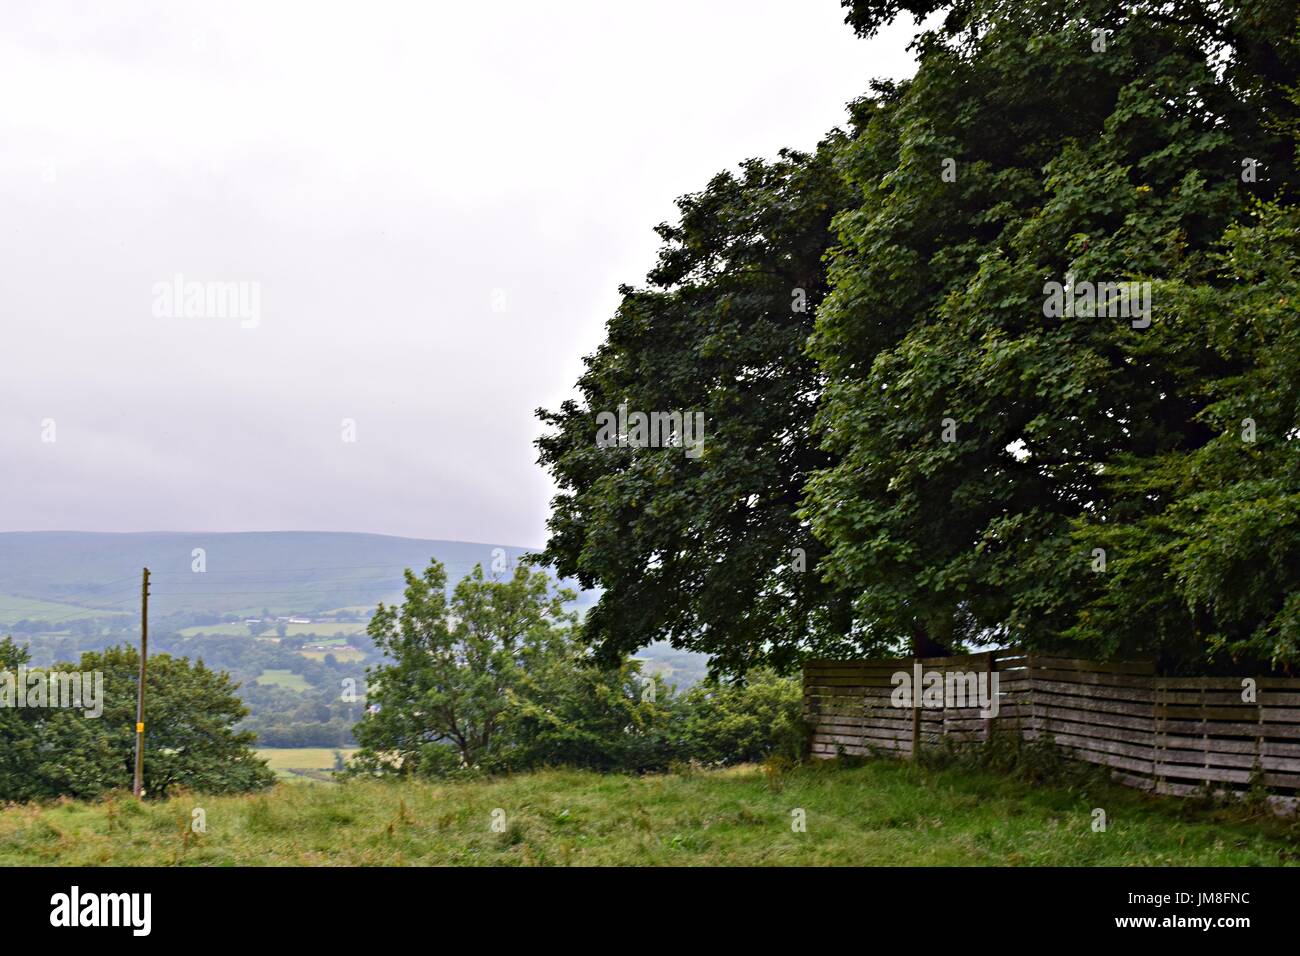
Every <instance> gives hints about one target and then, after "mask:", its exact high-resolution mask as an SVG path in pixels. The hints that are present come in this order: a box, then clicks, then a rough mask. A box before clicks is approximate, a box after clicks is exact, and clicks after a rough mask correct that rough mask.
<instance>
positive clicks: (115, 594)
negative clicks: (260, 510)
mask: <svg viewBox="0 0 1300 956" xmlns="http://www.w3.org/2000/svg"><path fill="white" fill-rule="evenodd" d="M195 549H202V552H203V561H204V564H205V566H206V570H205V571H203V572H201V573H200V572H195V571H194V570H193V565H194V561H195V557H194V551H195ZM497 549H500V550H499V551H498V550H497ZM527 551H528V549H526V548H521V547H518V546H513V545H494V544H476V543H471V542H464V541H441V540H432V539H419V538H399V537H392V536H389V535H378V534H349V533H341V532H337V533H336V532H320V531H274V532H239V533H211V534H209V533H198V532H194V533H190V532H149V533H134V534H117V533H92V532H83V531H58V532H44V531H42V532H5V533H0V626H3V625H12V624H13V623H15V622H16V621H19V620H24V619H25V620H39V621H44V622H48V623H52V624H56V623H62V622H66V621H73V620H77V619H79V618H85V617H87V616H94V615H96V614H97V615H98V616H104V615H111V614H114V613H121V614H132V615H134V614H136V613H137V612H138V609H139V604H140V586H139V585H140V569H141V568H142V567H148V568H149V569H150V571H151V573H152V582H153V584H152V587H151V589H150V590H151V598H150V611H151V616H152V615H157V616H158V617H160V618H165V617H167V616H169V615H173V614H180V613H202V614H210V615H217V616H220V615H223V614H241V615H242V614H252V615H257V614H260V613H262V612H263V611H270V612H271V613H273V614H285V613H311V612H313V611H317V612H319V611H325V610H332V609H338V608H348V607H356V608H359V609H365V610H369V609H373V608H374V606H375V604H376V603H377V602H378V601H380V600H385V601H391V600H393V599H394V598H397V597H399V596H400V594H401V591H402V571H403V569H404V568H412V569H415V570H420V569H423V568H424V567H425V566H426V565H427V564H428V563H429V559H430V558H437V559H438V560H439V561H441V562H442V563H443V564H444V565H446V566H447V576H448V579H449V580H450V581H452V582H454V581H457V580H459V579H460V578H461V577H463V576H464V575H465V574H467V573H468V572H469V571H470V570H471V569H472V568H473V567H474V565H475V564H482V565H483V567H484V569H485V570H490V569H491V568H492V565H493V561H494V559H497V558H500V557H502V556H503V557H504V560H505V561H507V562H508V563H509V566H510V567H513V565H514V562H516V561H518V559H519V558H520V557H521V556H522V555H524V554H526V553H527ZM574 590H577V588H576V587H574ZM584 603H588V602H587V601H586V600H580V601H579V604H580V605H581V604H584Z"/></svg>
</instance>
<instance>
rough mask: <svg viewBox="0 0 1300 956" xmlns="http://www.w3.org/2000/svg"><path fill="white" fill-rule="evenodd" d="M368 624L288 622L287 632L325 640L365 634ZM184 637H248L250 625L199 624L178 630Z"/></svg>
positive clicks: (270, 631) (272, 632)
mask: <svg viewBox="0 0 1300 956" xmlns="http://www.w3.org/2000/svg"><path fill="white" fill-rule="evenodd" d="M365 630H366V626H365V625H364V624H360V623H357V622H355V621H338V622H332V621H325V622H322V623H320V624H288V625H286V626H285V634H286V635H288V636H289V637H318V638H322V639H325V640H330V639H334V638H337V637H338V636H339V635H340V634H341V635H343V636H344V637H346V636H347V635H349V634H364V633H365ZM177 633H179V634H180V635H181V636H182V637H199V636H201V635H205V634H210V635H212V636H214V637H247V636H249V631H248V626H247V625H245V624H240V623H230V624H199V625H197V626H195V627H185V628H181V630H180V631H178V632H177ZM254 636H256V637H279V636H280V632H279V631H277V630H276V629H275V628H274V627H268V628H265V629H263V630H259V631H258V633H257V634H256V635H254Z"/></svg>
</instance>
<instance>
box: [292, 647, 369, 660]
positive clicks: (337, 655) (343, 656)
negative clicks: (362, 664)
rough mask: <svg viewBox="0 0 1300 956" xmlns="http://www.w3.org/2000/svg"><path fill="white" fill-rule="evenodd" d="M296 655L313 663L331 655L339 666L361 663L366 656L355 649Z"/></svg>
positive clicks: (301, 652)
mask: <svg viewBox="0 0 1300 956" xmlns="http://www.w3.org/2000/svg"><path fill="white" fill-rule="evenodd" d="M298 653H299V654H301V655H302V656H303V657H307V658H310V659H311V660H313V661H323V660H325V656H326V655H327V654H333V655H334V659H335V660H336V661H338V662H339V663H340V664H350V663H353V662H355V661H363V660H365V659H366V655H365V654H363V653H361V652H360V651H359V650H357V649H356V648H355V647H334V648H331V649H330V650H328V651H299V652H298Z"/></svg>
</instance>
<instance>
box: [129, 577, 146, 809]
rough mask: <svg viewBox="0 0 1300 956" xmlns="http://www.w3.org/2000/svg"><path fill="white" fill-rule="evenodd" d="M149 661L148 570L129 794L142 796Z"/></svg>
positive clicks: (142, 591)
mask: <svg viewBox="0 0 1300 956" xmlns="http://www.w3.org/2000/svg"><path fill="white" fill-rule="evenodd" d="M148 660H149V569H148V568H145V569H144V577H143V578H142V579H141V581H140V690H139V692H138V693H137V694H136V698H135V785H134V786H132V787H131V792H132V793H134V794H135V795H136V796H137V797H139V796H142V795H143V794H144V673H145V664H146V662H147V661H148Z"/></svg>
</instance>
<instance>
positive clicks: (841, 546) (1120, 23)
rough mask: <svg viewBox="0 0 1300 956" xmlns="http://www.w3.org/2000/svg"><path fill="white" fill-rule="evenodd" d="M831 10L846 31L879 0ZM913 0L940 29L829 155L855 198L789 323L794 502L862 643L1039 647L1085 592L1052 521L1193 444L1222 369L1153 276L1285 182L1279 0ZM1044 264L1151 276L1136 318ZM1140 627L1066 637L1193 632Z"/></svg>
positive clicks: (1201, 262)
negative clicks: (810, 379) (1074, 310)
mask: <svg viewBox="0 0 1300 956" xmlns="http://www.w3.org/2000/svg"><path fill="white" fill-rule="evenodd" d="M849 6H850V7H851V11H850V19H851V20H853V21H854V22H855V25H857V26H858V27H859V29H861V30H863V31H864V32H870V30H871V29H874V28H875V26H877V25H878V23H879V22H880V19H879V18H880V17H882V16H887V15H889V14H890V12H891V11H892V10H893V8H894V7H895V5H893V4H878V3H860V4H850V5H849ZM922 6H925V7H926V8H927V10H928V9H929V8H937V7H939V6H943V7H946V8H949V10H948V12H949V16H948V18H947V19H946V20H945V21H944V26H943V27H942V28H941V29H938V30H935V31H933V32H929V33H926V34H923V35H922V36H921V37H920V38H919V39H918V42H917V46H918V49H919V51H920V53H921V58H920V64H919V68H918V71H917V74H916V76H915V77H914V78H913V79H912V80H910V81H908V82H906V83H904V84H900V85H898V86H897V87H881V88H880V89H878V91H877V93H878V95H877V97H876V100H875V102H876V104H877V110H876V113H875V115H874V116H873V118H872V119H871V121H870V122H869V123H868V125H867V127H866V129H865V130H864V131H863V132H862V134H861V135H860V136H859V137H858V138H857V139H856V141H855V142H854V143H853V144H852V145H851V146H850V147H848V149H847V150H846V151H845V159H844V164H843V169H844V171H845V174H846V176H848V178H849V179H850V180H851V181H852V182H853V183H854V184H855V185H856V186H857V187H858V188H859V189H860V190H861V191H862V193H863V196H864V199H863V201H862V202H861V203H860V204H859V206H858V207H857V208H856V209H855V210H854V211H852V212H848V213H845V214H843V215H841V216H840V218H839V219H838V220H837V226H838V232H839V240H840V241H839V246H838V248H837V249H836V251H835V253H834V259H833V265H832V268H831V276H832V291H831V294H830V295H829V297H828V299H827V302H826V303H825V305H824V306H823V308H822V309H821V310H820V312H819V315H818V322H817V328H816V330H815V332H814V336H813V341H812V348H813V351H814V354H815V355H816V356H817V358H818V360H819V363H820V367H821V368H822V369H824V370H825V372H826V374H827V378H828V382H827V386H826V389H825V391H824V395H823V402H822V408H821V413H820V417H819V425H820V426H821V428H822V430H823V431H824V434H825V436H826V442H827V447H828V449H829V450H830V451H831V452H832V453H834V454H835V455H836V456H837V458H838V461H837V462H836V463H835V464H834V465H833V466H831V467H829V468H827V469H824V470H823V471H821V472H820V473H819V474H818V475H817V476H816V477H815V479H814V480H813V481H812V482H811V483H810V494H809V497H808V506H807V509H806V511H805V514H806V515H807V517H808V518H809V519H810V520H812V522H813V525H814V529H815V531H816V533H817V535H818V536H819V538H821V539H822V540H823V541H825V542H826V543H827V544H828V545H829V546H830V547H831V554H830V556H829V558H828V559H827V561H826V562H825V563H824V565H823V567H824V569H825V571H826V573H827V574H828V575H830V576H832V577H833V578H834V579H835V580H837V581H838V582H840V583H841V584H843V585H844V586H845V587H847V588H849V589H850V590H851V591H852V592H853V594H854V596H855V627H856V628H857V629H858V630H859V632H860V636H861V639H862V640H863V641H864V643H867V644H868V645H871V646H875V647H879V648H881V649H886V648H888V649H894V648H899V647H902V646H907V644H908V643H909V642H910V643H911V645H912V646H914V647H916V646H919V647H921V648H927V647H933V646H935V645H938V646H947V647H952V646H955V645H957V644H959V643H961V642H963V641H968V642H975V643H979V642H987V641H1003V642H1006V641H1011V642H1017V643H1022V644H1025V645H1029V646H1050V645H1057V644H1060V643H1062V642H1068V641H1070V640H1071V639H1074V638H1080V637H1083V636H1084V633H1085V632H1084V631H1083V630H1072V628H1073V626H1074V625H1075V624H1077V623H1078V622H1079V621H1080V620H1081V618H1080V615H1081V614H1084V613H1086V610H1087V609H1086V605H1087V603H1088V602H1089V601H1090V600H1091V599H1092V598H1093V596H1094V595H1095V594H1096V590H1097V588H1098V587H1099V586H1100V587H1105V586H1106V585H1104V584H1102V583H1101V582H1102V581H1104V580H1105V579H1104V577H1097V578H1088V577H1087V575H1089V574H1094V573H1096V574H1104V573H1105V572H1094V571H1093V565H1092V561H1093V545H1094V542H1093V541H1091V540H1088V538H1087V535H1082V536H1081V535H1080V534H1079V530H1080V529H1079V521H1080V519H1083V518H1084V517H1085V516H1088V515H1096V514H1100V513H1106V514H1108V515H1109V516H1110V518H1111V520H1114V519H1115V518H1117V517H1119V516H1120V514H1121V513H1120V512H1116V510H1115V509H1114V507H1113V505H1114V504H1115V502H1116V500H1117V496H1126V495H1127V496H1129V497H1131V493H1130V492H1129V491H1128V490H1127V489H1126V487H1124V486H1122V485H1121V484H1120V483H1119V482H1118V472H1117V470H1116V465H1117V463H1118V462H1120V461H1124V462H1126V463H1128V465H1129V466H1130V470H1129V471H1128V475H1129V476H1130V477H1132V476H1135V475H1140V474H1141V473H1142V468H1143V467H1144V466H1143V465H1141V464H1136V463H1140V462H1148V463H1154V462H1156V461H1157V460H1159V459H1160V458H1161V457H1162V456H1165V455H1168V454H1177V453H1180V452H1187V451H1191V450H1195V449H1198V448H1201V447H1202V446H1204V445H1205V444H1206V443H1207V442H1209V441H1210V440H1211V439H1212V437H1213V436H1214V434H1215V432H1214V429H1213V427H1212V424H1213V423H1212V422H1210V421H1209V420H1208V419H1207V417H1206V415H1205V411H1206V408H1207V405H1208V403H1209V401H1210V398H1209V396H1208V395H1207V392H1206V390H1205V382H1207V381H1210V380H1217V379H1220V378H1225V377H1226V378H1231V377H1235V376H1239V375H1241V374H1244V373H1245V371H1246V370H1247V368H1248V367H1249V362H1250V358H1249V357H1248V356H1245V355H1243V354H1242V353H1241V352H1240V350H1238V351H1236V352H1235V353H1234V352H1232V351H1230V350H1224V349H1221V348H1216V347H1215V343H1214V342H1212V341H1210V340H1209V339H1208V338H1207V337H1206V336H1204V335H1196V334H1188V330H1187V329H1186V328H1183V327H1182V323H1184V322H1187V321H1189V317H1188V316H1187V315H1186V313H1185V310H1181V311H1180V310H1179V309H1178V308H1176V307H1175V298H1174V296H1173V294H1172V292H1171V290H1172V288H1173V287H1175V286H1178V285H1181V284H1190V285H1193V286H1195V287H1197V288H1200V289H1202V294H1204V295H1211V296H1216V295H1217V296H1223V295H1227V294H1228V292H1227V290H1228V289H1229V288H1230V287H1231V286H1232V285H1233V284H1234V283H1236V282H1238V281H1240V280H1239V278H1237V277H1232V276H1227V275H1224V274H1223V272H1222V270H1221V269H1219V267H1218V259H1217V258H1216V257H1217V253H1218V250H1219V248H1220V244H1221V241H1222V240H1223V238H1224V234H1225V230H1227V229H1229V228H1231V227H1232V226H1233V224H1235V223H1240V222H1242V221H1243V220H1244V219H1245V218H1246V216H1247V213H1248V211H1249V209H1250V208H1251V204H1252V202H1254V201H1255V200H1257V199H1259V198H1261V197H1263V198H1280V199H1283V200H1285V201H1289V199H1288V198H1287V197H1291V196H1294V191H1295V186H1296V185H1297V176H1296V172H1295V168H1294V163H1293V162H1292V156H1291V144H1290V143H1289V141H1288V135H1287V130H1288V128H1289V127H1291V126H1293V124H1294V121H1295V116H1296V110H1295V104H1294V102H1292V101H1291V100H1290V99H1289V98H1288V95H1287V92H1286V89H1285V86H1286V83H1288V82H1289V83H1292V84H1294V82H1295V78H1296V64H1297V56H1296V45H1295V7H1294V4H1290V3H1268V2H1264V3H1257V4H1234V3H1221V4H1175V5H1172V6H1173V7H1174V8H1175V9H1174V10H1173V11H1172V12H1171V11H1170V10H1168V9H1167V8H1168V7H1170V5H1168V4H1145V3H1139V4H1135V5H1126V6H1125V7H1124V8H1121V7H1118V6H1116V5H1113V4H1109V3H1106V4H1103V3H1093V2H1066V3H1052V4H1047V3H1036V2H1018V3H1013V2H979V0H972V2H969V3H958V4H943V5H939V4H925V5H922ZM1211 10H1213V13H1214V16H1213V17H1210V14H1209V12H1208V11H1211ZM917 12H927V11H920V10H918V11H917ZM1097 31H1103V32H1101V33H1098V32H1097ZM1103 39H1104V42H1103ZM1259 70H1265V71H1266V74H1267V75H1266V78H1265V79H1263V80H1261V77H1260V75H1259V73H1258V71H1259ZM1248 168H1249V169H1250V171H1251V173H1250V174H1247V175H1243V173H1244V172H1246V170H1247V169H1248ZM945 173H947V174H948V175H945ZM1067 276H1073V277H1074V279H1075V280H1085V281H1089V282H1105V281H1127V280H1132V281H1150V282H1152V283H1153V284H1154V289H1153V302H1152V306H1153V307H1152V310H1151V314H1150V321H1151V325H1150V326H1149V327H1135V325H1134V323H1132V322H1130V321H1128V320H1127V319H1120V318H1115V317H1108V316H1105V315H1102V314H1099V313H1098V312H1097V311H1096V310H1087V309H1086V310H1085V311H1084V312H1082V313H1080V314H1077V315H1073V316H1068V317H1061V316H1050V315H1046V314H1045V311H1044V301H1045V292H1046V286H1045V283H1047V282H1049V281H1051V280H1056V281H1060V282H1066V281H1069V280H1068V279H1067ZM1138 325H1139V326H1140V325H1141V323H1138ZM1134 468H1136V471H1135V470H1132V469H1134ZM1096 546H1097V547H1101V544H1100V542H1099V541H1098V542H1096ZM1292 586H1294V585H1292ZM1130 596H1131V595H1130ZM1138 610H1139V609H1138V608H1136V607H1126V608H1125V612H1126V613H1136V612H1137V611H1138ZM1152 623H1153V622H1152V621H1151V620H1150V619H1143V618H1141V617H1140V615H1139V616H1137V617H1135V618H1134V619H1133V621H1132V624H1133V627H1132V628H1131V629H1130V630H1129V631H1128V633H1129V634H1131V635H1134V636H1136V635H1138V634H1139V633H1145V634H1146V636H1147V638H1153V637H1154V636H1155V635H1154V634H1152V633H1151V632H1150V627H1151V625H1152ZM1144 629H1145V630H1144ZM1165 636H1166V637H1168V638H1169V641H1161V640H1152V639H1147V640H1143V641H1140V642H1136V643H1135V642H1133V641H1126V642H1116V641H1114V640H1107V641H1105V642H1101V641H1099V640H1098V639H1097V638H1098V636H1097V634H1096V633H1095V631H1094V632H1090V637H1089V640H1090V645H1089V646H1088V647H1086V648H1084V652H1085V653H1095V652H1115V651H1118V650H1120V649H1121V648H1122V649H1124V650H1125V651H1127V652H1134V651H1138V650H1140V651H1142V652H1144V653H1145V652H1156V653H1165V652H1169V653H1170V654H1171V655H1172V656H1175V657H1184V656H1186V655H1187V654H1188V653H1191V654H1193V655H1196V654H1198V653H1199V649H1198V647H1197V645H1196V642H1195V641H1192V642H1190V643H1189V642H1188V640H1187V639H1186V635H1184V634H1179V635H1178V636H1177V637H1178V640H1177V644H1178V646H1174V644H1173V643H1170V642H1172V641H1173V640H1174V638H1175V635H1174V634H1172V633H1168V632H1167V633H1166V635H1165Z"/></svg>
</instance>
